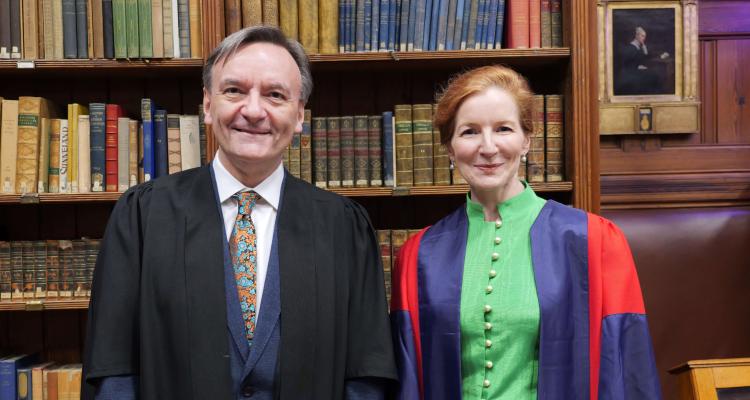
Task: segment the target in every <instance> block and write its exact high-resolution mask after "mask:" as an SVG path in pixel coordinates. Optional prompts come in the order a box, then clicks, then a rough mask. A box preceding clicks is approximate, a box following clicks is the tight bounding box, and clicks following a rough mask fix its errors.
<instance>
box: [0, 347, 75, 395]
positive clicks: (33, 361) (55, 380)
mask: <svg viewBox="0 0 750 400" xmlns="http://www.w3.org/2000/svg"><path fill="white" fill-rule="evenodd" d="M80 397H81V364H56V363H55V362H52V361H49V362H39V357H38V355H36V354H12V355H8V356H5V357H2V356H0V399H2V400H6V399H7V400H37V399H39V400H69V399H70V400H73V399H79V398H80Z"/></svg>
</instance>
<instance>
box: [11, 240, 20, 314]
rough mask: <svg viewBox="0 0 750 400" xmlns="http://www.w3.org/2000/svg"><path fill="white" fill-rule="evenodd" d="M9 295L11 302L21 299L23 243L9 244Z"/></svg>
mask: <svg viewBox="0 0 750 400" xmlns="http://www.w3.org/2000/svg"><path fill="white" fill-rule="evenodd" d="M10 275H11V281H10V293H11V298H12V299H13V300H16V299H23V243H22V242H10Z"/></svg>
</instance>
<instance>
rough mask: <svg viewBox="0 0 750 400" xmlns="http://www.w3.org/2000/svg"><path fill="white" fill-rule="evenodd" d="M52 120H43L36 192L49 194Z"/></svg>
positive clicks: (40, 133) (40, 132)
mask: <svg viewBox="0 0 750 400" xmlns="http://www.w3.org/2000/svg"><path fill="white" fill-rule="evenodd" d="M50 122H51V121H50V119H49V118H46V117H44V118H42V123H41V127H40V128H41V129H40V131H39V163H38V165H39V171H37V185H36V191H37V192H39V193H47V192H49V155H50V146H49V145H50V130H51V128H50Z"/></svg>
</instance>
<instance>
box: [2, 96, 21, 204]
mask: <svg viewBox="0 0 750 400" xmlns="http://www.w3.org/2000/svg"><path fill="white" fill-rule="evenodd" d="M2 103H3V114H2V126H0V131H1V132H2V134H1V135H0V184H1V185H2V188H0V192H2V193H14V192H15V190H16V164H17V162H18V152H17V151H18V100H7V99H5V100H2Z"/></svg>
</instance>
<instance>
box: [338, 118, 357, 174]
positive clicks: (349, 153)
mask: <svg viewBox="0 0 750 400" xmlns="http://www.w3.org/2000/svg"><path fill="white" fill-rule="evenodd" d="M341 186H343V187H354V117H352V116H346V117H341Z"/></svg>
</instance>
